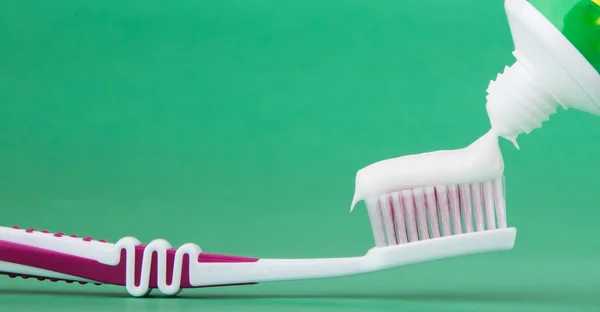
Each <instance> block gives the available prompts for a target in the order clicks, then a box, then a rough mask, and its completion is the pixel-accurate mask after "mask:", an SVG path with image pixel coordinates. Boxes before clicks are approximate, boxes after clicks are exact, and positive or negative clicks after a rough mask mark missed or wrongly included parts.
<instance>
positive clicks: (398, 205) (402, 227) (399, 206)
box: [392, 192, 408, 244]
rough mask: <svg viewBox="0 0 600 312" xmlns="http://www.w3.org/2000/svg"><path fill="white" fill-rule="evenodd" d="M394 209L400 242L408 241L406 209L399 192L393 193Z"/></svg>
mask: <svg viewBox="0 0 600 312" xmlns="http://www.w3.org/2000/svg"><path fill="white" fill-rule="evenodd" d="M392 210H393V212H394V224H395V225H396V233H397V235H398V243H400V244H402V243H408V236H407V234H406V223H405V220H404V215H405V209H404V205H403V203H402V197H401V195H400V193H399V192H394V193H392Z"/></svg>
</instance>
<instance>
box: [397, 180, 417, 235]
mask: <svg viewBox="0 0 600 312" xmlns="http://www.w3.org/2000/svg"><path fill="white" fill-rule="evenodd" d="M401 194H402V201H403V203H404V209H405V212H406V215H405V216H404V218H405V220H406V227H407V228H408V240H409V241H410V242H415V241H418V240H419V233H418V230H417V219H416V215H415V205H414V203H413V194H412V191H411V190H404V191H402V192H401Z"/></svg>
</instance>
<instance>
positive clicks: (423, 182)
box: [350, 131, 504, 211]
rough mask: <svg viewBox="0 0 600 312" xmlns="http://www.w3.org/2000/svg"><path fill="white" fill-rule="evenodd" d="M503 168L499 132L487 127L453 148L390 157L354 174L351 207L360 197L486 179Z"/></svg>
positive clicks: (361, 198)
mask: <svg viewBox="0 0 600 312" xmlns="http://www.w3.org/2000/svg"><path fill="white" fill-rule="evenodd" d="M503 172H504V161H503V159H502V153H501V151H500V146H499V145H498V136H497V135H496V134H495V133H494V132H492V131H489V132H488V133H486V134H485V135H483V136H482V137H480V138H479V139H477V140H476V141H475V142H473V143H472V144H471V145H469V146H467V147H465V148H462V149H456V150H440V151H435V152H429V153H422V154H414V155H407V156H402V157H397V158H391V159H386V160H382V161H379V162H376V163H374V164H372V165H369V166H367V167H365V168H363V169H361V170H359V171H358V172H357V174H356V182H355V183H356V185H355V191H354V198H353V199H352V204H351V207H350V211H352V210H353V209H354V206H355V205H356V204H357V203H358V202H359V201H361V200H365V199H368V198H372V197H376V196H379V195H381V194H385V193H391V192H397V191H401V190H405V189H412V188H416V187H424V186H436V185H445V184H459V183H473V182H483V181H489V180H492V179H494V178H497V177H500V176H502V175H503Z"/></svg>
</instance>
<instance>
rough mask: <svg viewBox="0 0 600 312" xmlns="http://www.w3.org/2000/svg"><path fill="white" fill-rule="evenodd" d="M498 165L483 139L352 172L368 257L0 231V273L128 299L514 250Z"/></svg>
mask: <svg viewBox="0 0 600 312" xmlns="http://www.w3.org/2000/svg"><path fill="white" fill-rule="evenodd" d="M503 170H504V164H503V160H502V155H501V153H500V149H499V146H498V137H497V136H496V135H495V134H494V133H492V132H489V133H487V134H485V135H484V136H482V137H481V138H480V139H478V140H477V141H475V142H474V143H472V144H471V145H469V146H468V147H466V148H463V149H457V150H445V151H437V152H430V153H424V154H416V155H408V156H403V157H398V158H393V159H388V160H384V161H381V162H378V163H375V164H372V165H370V166H367V167H365V168H363V169H361V170H359V171H358V173H357V175H356V187H355V195H354V198H353V200H352V205H351V210H352V209H354V207H355V205H356V204H357V203H358V202H359V201H362V200H364V201H365V203H366V207H367V210H368V215H369V218H370V222H371V226H372V230H373V237H374V241H375V246H374V247H373V248H371V249H370V250H368V251H367V253H366V254H365V255H364V256H360V257H348V258H324V259H259V258H253V257H239V256H230V255H220V254H211V253H206V252H204V251H202V250H201V249H200V247H199V246H198V245H196V244H192V243H188V244H184V245H182V246H181V247H179V248H172V246H171V245H170V244H169V243H168V242H167V241H165V240H163V239H157V240H154V241H152V242H150V243H149V244H147V245H145V244H142V243H141V242H140V241H139V240H137V239H135V238H133V237H125V238H122V239H120V240H119V241H117V242H116V243H114V244H112V243H108V242H106V241H103V240H94V239H92V238H91V237H86V238H80V237H76V236H74V235H65V234H63V233H56V234H53V233H49V232H48V231H36V230H34V229H21V228H19V227H12V228H10V227H0V274H5V275H9V276H10V277H17V276H21V277H25V278H27V277H34V278H37V279H40V280H43V279H49V280H51V281H58V280H62V281H67V282H79V283H82V284H83V283H95V284H98V285H101V284H111V285H119V286H124V287H125V288H126V290H127V291H128V293H129V294H130V295H131V296H134V297H144V296H147V295H148V294H149V293H150V291H151V290H152V289H158V290H159V291H160V292H162V293H164V294H166V295H170V296H175V295H177V294H178V293H179V292H180V291H181V290H182V289H184V288H199V287H211V286H223V285H246V284H256V283H261V282H275V281H286V280H302V279H315V278H331V277H341V276H350V275H356V274H364V273H369V272H375V271H380V270H385V269H389V268H394V267H400V266H406V265H410V264H416V263H422V262H427V261H433V260H440V259H445V258H451V257H458V256H466V255H472V254H477V253H484V252H495V251H503V250H509V249H512V248H513V246H514V243H515V237H516V229H515V228H509V227H507V222H506V204H505V198H504V188H503V187H504V185H503V182H504V176H503Z"/></svg>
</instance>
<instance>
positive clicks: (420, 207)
mask: <svg viewBox="0 0 600 312" xmlns="http://www.w3.org/2000/svg"><path fill="white" fill-rule="evenodd" d="M413 196H414V202H415V208H416V211H417V221H418V225H419V237H420V238H421V240H427V239H429V226H428V225H427V207H426V206H425V195H424V194H423V189H422V188H416V189H414V190H413Z"/></svg>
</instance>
